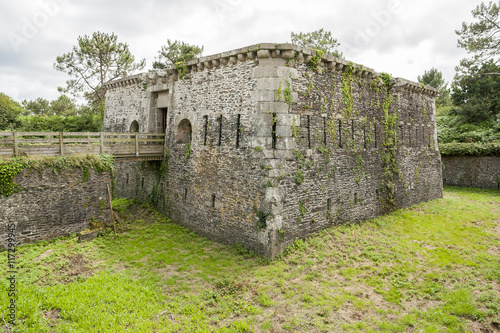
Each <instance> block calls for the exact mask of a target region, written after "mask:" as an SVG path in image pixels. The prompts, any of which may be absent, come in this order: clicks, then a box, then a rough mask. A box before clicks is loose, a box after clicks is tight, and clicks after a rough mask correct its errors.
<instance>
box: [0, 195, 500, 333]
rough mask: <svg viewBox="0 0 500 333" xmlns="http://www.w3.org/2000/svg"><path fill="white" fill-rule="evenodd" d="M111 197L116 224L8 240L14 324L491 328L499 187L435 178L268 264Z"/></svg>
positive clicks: (495, 310)
mask: <svg viewBox="0 0 500 333" xmlns="http://www.w3.org/2000/svg"><path fill="white" fill-rule="evenodd" d="M113 204H114V207H115V210H116V212H117V213H118V215H119V216H120V218H121V223H120V228H119V229H120V230H119V232H118V233H117V234H113V233H111V232H108V233H107V234H106V235H104V236H103V237H98V238H96V239H94V240H93V241H91V242H87V243H78V242H77V239H76V237H67V238H63V239H58V240H55V241H52V242H40V243H37V244H31V245H26V246H22V247H19V248H18V249H17V250H18V253H17V254H18V256H19V258H18V272H17V275H16V277H17V281H18V284H17V293H18V296H17V303H16V304H17V316H18V320H17V326H15V327H14V328H11V332H37V333H38V332H213V331H216V332H373V331H377V332H497V331H500V192H499V191H487V190H478V189H463V188H450V187H449V188H445V193H444V199H439V200H435V201H432V202H428V203H422V204H419V205H416V206H414V207H412V208H410V209H405V210H398V211H395V212H393V213H391V214H388V215H386V216H383V217H380V218H377V219H375V220H371V221H367V222H364V223H362V224H360V225H349V226H341V227H333V228H330V229H327V230H324V231H322V232H320V233H318V234H316V235H314V236H313V237H310V238H309V239H307V240H306V241H297V242H296V243H295V244H294V245H293V246H292V247H289V248H288V249H287V251H285V253H284V254H283V255H282V256H281V258H280V259H279V260H276V261H273V262H268V261H266V260H264V259H262V258H260V257H258V256H255V255H253V254H252V253H249V252H247V251H246V250H244V249H242V248H240V247H229V246H224V245H220V244H217V243H215V242H212V241H210V240H208V239H206V238H204V237H201V236H198V235H196V234H195V233H193V232H190V231H189V230H187V229H184V228H182V227H180V226H178V225H175V224H173V223H169V221H168V220H167V219H166V218H164V217H163V216H162V215H160V214H159V213H156V212H155V211H154V210H152V209H150V208H149V207H148V206H146V205H141V204H139V203H134V202H131V201H127V200H123V199H118V200H115V201H114V203H113ZM0 255H1V258H2V263H3V264H2V265H0V276H2V279H1V284H0V288H1V289H2V290H1V291H0V304H1V305H2V311H3V312H4V313H7V312H6V310H5V309H6V307H7V305H8V302H9V299H8V296H7V295H8V294H7V289H8V287H9V282H8V281H7V279H6V274H7V273H6V271H7V254H6V252H5V251H3V252H1V253H0ZM2 327H3V328H5V327H6V326H5V325H3V326H2ZM5 331H6V332H7V331H8V330H7V329H5Z"/></svg>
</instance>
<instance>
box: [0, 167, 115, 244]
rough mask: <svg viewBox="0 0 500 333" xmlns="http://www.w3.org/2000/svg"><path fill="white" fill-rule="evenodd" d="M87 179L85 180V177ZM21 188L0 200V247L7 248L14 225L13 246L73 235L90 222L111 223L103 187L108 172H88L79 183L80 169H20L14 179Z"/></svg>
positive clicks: (108, 181)
mask: <svg viewBox="0 0 500 333" xmlns="http://www.w3.org/2000/svg"><path fill="white" fill-rule="evenodd" d="M86 178H87V177H86ZM14 182H15V183H16V184H17V185H18V186H19V188H20V189H21V190H20V191H19V192H17V193H14V194H12V195H11V196H9V197H2V198H1V200H0V212H2V214H1V215H0V228H1V230H3V231H4V232H3V233H2V235H3V236H2V237H1V238H0V248H7V246H8V232H7V230H8V228H7V226H8V225H9V224H14V225H15V232H14V234H15V236H16V245H21V244H25V243H32V242H35V241H39V240H46V239H52V238H55V237H59V236H66V235H68V234H71V233H76V232H79V231H82V230H85V229H88V228H89V227H90V226H91V222H92V221H95V222H101V223H103V224H107V223H109V222H111V216H110V211H109V201H108V197H107V188H106V185H107V184H110V183H111V178H110V175H109V174H108V173H105V172H103V173H96V172H95V171H94V170H92V169H89V173H88V178H87V179H85V180H82V170H81V169H77V168H68V169H66V170H64V171H62V172H61V173H54V172H53V171H52V170H51V169H50V168H45V169H43V170H41V171H37V170H27V169H25V170H23V171H21V172H20V173H19V174H18V175H16V176H15V177H14Z"/></svg>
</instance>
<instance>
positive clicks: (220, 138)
mask: <svg viewBox="0 0 500 333" xmlns="http://www.w3.org/2000/svg"><path fill="white" fill-rule="evenodd" d="M218 145H219V146H220V145H222V115H221V116H220V118H219V143H218Z"/></svg>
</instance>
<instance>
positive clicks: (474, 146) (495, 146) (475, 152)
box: [439, 142, 500, 156]
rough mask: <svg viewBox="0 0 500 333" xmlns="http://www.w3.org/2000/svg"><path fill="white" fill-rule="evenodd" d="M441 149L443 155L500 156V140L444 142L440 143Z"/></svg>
mask: <svg viewBox="0 0 500 333" xmlns="http://www.w3.org/2000/svg"><path fill="white" fill-rule="evenodd" d="M439 151H440V152H441V155H442V156H500V142H492V143H484V144H480V143H463V142H452V143H442V144H439Z"/></svg>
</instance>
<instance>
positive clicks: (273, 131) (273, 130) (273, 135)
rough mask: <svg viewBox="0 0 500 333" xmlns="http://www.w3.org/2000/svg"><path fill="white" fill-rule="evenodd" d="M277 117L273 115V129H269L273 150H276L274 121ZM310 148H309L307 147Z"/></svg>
mask: <svg viewBox="0 0 500 333" xmlns="http://www.w3.org/2000/svg"><path fill="white" fill-rule="evenodd" d="M277 117H278V116H277V115H276V113H273V127H272V129H271V137H272V140H273V144H272V146H273V149H276V122H277V121H276V120H277ZM309 148H310V147H309Z"/></svg>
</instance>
